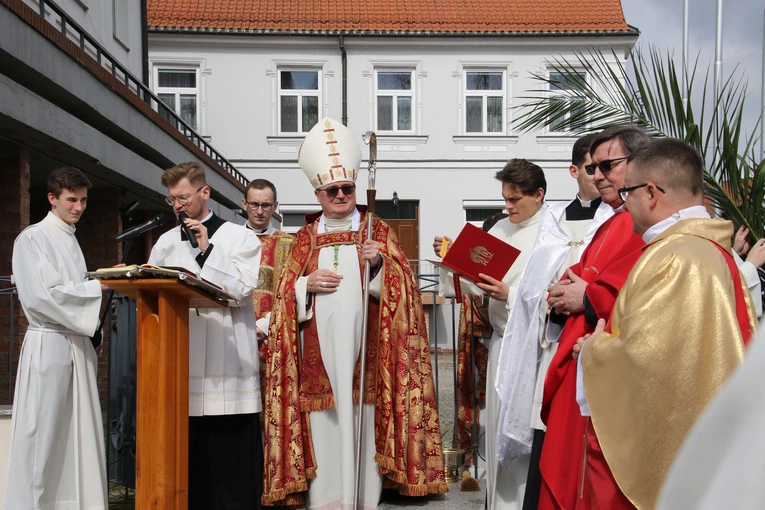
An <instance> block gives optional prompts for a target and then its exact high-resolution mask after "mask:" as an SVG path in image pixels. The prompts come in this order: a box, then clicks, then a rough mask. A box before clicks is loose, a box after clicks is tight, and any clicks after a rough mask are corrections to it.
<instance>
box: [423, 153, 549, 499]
mask: <svg viewBox="0 0 765 510" xmlns="http://www.w3.org/2000/svg"><path fill="white" fill-rule="evenodd" d="M495 177H496V179H497V180H499V181H500V182H502V196H503V198H504V199H505V210H506V211H507V213H508V214H509V216H508V217H507V218H503V219H501V220H499V221H498V222H497V224H496V225H494V226H493V227H492V229H491V230H489V234H491V235H493V236H495V237H497V238H499V239H502V240H503V241H505V242H506V243H508V244H510V245H512V246H514V247H515V248H517V249H519V250H520V251H521V254H520V255H519V256H518V258H517V259H516V260H515V262H514V263H513V265H512V267H510V269H509V270H508V271H507V274H506V275H505V277H504V278H503V279H502V281H499V280H495V279H494V278H491V277H490V276H488V275H479V276H481V277H482V278H484V283H477V284H475V285H473V284H471V283H469V282H466V281H465V280H464V279H463V280H462V282H461V286H462V291H463V292H465V293H468V294H486V295H488V296H489V297H490V298H491V299H490V300H489V322H490V323H491V326H492V333H491V340H490V344H489V363H488V366H487V368H486V381H487V384H486V419H485V420H483V419H482V421H484V423H485V425H486V434H485V438H486V443H485V445H486V493H487V505H488V506H487V508H488V509H489V510H496V509H512V510H516V509H517V510H520V509H521V507H522V505H523V495H524V490H525V485H526V475H527V473H528V469H529V456H528V455H525V456H523V457H519V458H517V459H514V461H513V462H512V463H511V464H508V465H507V466H505V467H503V466H502V465H500V463H499V462H498V460H497V456H496V453H495V451H496V448H495V444H494V442H495V441H494V440H495V438H496V436H497V423H498V420H499V403H500V401H499V398H498V396H497V392H496V390H495V389H494V379H495V377H496V375H497V362H498V360H499V351H500V347H501V344H502V337H503V335H504V333H505V325H506V324H507V317H508V315H509V314H510V310H511V309H512V306H513V303H514V302H515V295H516V292H517V291H518V284H519V283H520V280H521V275H522V274H523V270H524V268H525V267H526V264H527V263H528V262H529V255H531V248H532V247H533V246H534V240H535V239H536V237H537V230H538V229H539V222H540V220H541V219H542V216H543V214H544V211H545V209H546V207H545V205H544V197H545V192H546V190H547V181H546V180H545V174H544V171H543V170H542V169H541V168H540V167H539V166H537V165H535V164H534V163H531V162H529V161H527V160H525V159H511V160H510V161H508V162H507V164H506V165H505V167H504V168H503V169H502V170H500V171H499V172H497V175H496V176H495ZM442 243H443V238H441V237H436V238H435V240H434V241H433V249H434V250H435V252H436V254H439V253H440V250H441V244H442ZM453 281H454V280H453V277H452V273H449V272H447V271H444V270H442V271H441V275H440V281H439V289H440V291H439V293H440V294H441V295H446V296H448V295H453V293H454V283H453Z"/></svg>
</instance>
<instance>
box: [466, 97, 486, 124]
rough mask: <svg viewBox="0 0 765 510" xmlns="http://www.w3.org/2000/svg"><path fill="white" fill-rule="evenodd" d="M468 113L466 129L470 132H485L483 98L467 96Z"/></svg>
mask: <svg viewBox="0 0 765 510" xmlns="http://www.w3.org/2000/svg"><path fill="white" fill-rule="evenodd" d="M466 99H467V101H466V103H467V111H466V113H467V115H466V121H467V122H466V125H465V131H466V132H468V133H482V132H483V98H482V97H467V98H466Z"/></svg>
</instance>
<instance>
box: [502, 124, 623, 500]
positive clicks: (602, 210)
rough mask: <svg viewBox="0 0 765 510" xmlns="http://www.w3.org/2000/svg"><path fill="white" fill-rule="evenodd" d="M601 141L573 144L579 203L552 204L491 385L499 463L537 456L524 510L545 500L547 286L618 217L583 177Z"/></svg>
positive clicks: (550, 346) (551, 346) (549, 351)
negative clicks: (543, 408)
mask: <svg viewBox="0 0 765 510" xmlns="http://www.w3.org/2000/svg"><path fill="white" fill-rule="evenodd" d="M595 136H596V135H594V134H591V135H587V136H583V137H582V138H580V139H579V140H577V141H576V143H574V147H573V150H572V155H571V165H570V166H569V174H570V175H571V177H573V178H574V179H576V181H577V188H578V190H577V195H576V198H574V200H572V201H570V202H560V203H555V204H552V205H550V206H549V207H548V208H547V210H546V211H544V213H543V214H542V218H541V220H540V222H539V233H538V234H537V236H536V241H535V242H534V245H533V248H530V250H529V251H530V255H529V262H528V264H527V266H526V269H525V270H524V272H523V276H522V277H521V280H520V283H519V284H518V292H517V294H516V296H515V302H514V303H512V311H511V313H510V316H509V318H508V319H507V326H506V328H505V330H504V331H505V333H504V337H503V338H502V350H501V352H500V354H499V362H498V366H499V367H501V368H502V369H501V370H499V371H498V374H497V378H496V381H493V382H494V383H495V385H496V388H497V394H498V395H499V397H500V400H501V407H500V412H499V423H500V424H501V426H500V427H499V428H498V431H497V440H496V444H497V455H498V457H499V460H500V461H501V462H507V460H506V459H508V458H511V457H513V456H517V455H519V454H520V452H525V453H531V457H530V461H529V471H528V479H527V481H526V489H525V495H524V498H523V508H528V509H536V508H537V505H538V501H539V492H540V484H541V475H539V457H540V455H541V452H542V441H543V438H544V430H545V426H544V424H543V423H542V421H541V419H540V417H539V414H540V411H541V401H542V389H543V386H544V377H545V373H546V372H547V367H548V365H549V364H550V361H551V360H552V356H553V354H555V349H556V348H557V345H558V344H557V343H550V342H547V341H546V340H545V337H544V332H545V323H546V321H547V301H546V297H547V287H548V286H550V285H551V284H552V283H555V282H557V281H558V280H560V278H561V276H563V273H564V272H565V271H566V269H568V268H569V267H570V266H571V265H572V264H575V263H576V262H577V261H578V260H579V257H580V256H581V254H582V252H583V251H584V250H585V248H586V247H587V245H588V244H589V242H590V241H591V240H592V237H593V235H594V234H595V232H596V231H597V230H598V227H600V225H602V224H603V222H605V221H606V220H607V219H608V218H610V217H611V216H613V210H612V209H611V207H609V206H608V205H607V204H605V203H603V202H602V200H601V197H600V194H599V193H598V189H597V188H596V187H595V183H594V182H593V179H592V176H591V175H589V174H588V173H587V172H586V171H585V165H587V164H589V163H591V162H592V160H591V158H590V145H591V144H592V141H593V140H594V138H595ZM540 349H541V355H540V353H539V351H540ZM532 438H533V439H532ZM532 443H533V444H532Z"/></svg>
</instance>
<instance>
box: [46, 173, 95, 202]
mask: <svg viewBox="0 0 765 510" xmlns="http://www.w3.org/2000/svg"><path fill="white" fill-rule="evenodd" d="M91 186H93V184H91V182H90V180H89V179H88V178H87V177H86V176H85V174H84V173H82V172H81V171H80V170H77V169H76V168H72V167H71V166H63V167H61V168H57V169H55V170H53V171H52V172H51V173H50V175H49V176H48V193H51V194H53V196H54V197H56V198H58V197H60V196H61V192H63V191H64V190H65V189H66V190H69V191H75V190H78V189H80V188H86V189H90V188H91Z"/></svg>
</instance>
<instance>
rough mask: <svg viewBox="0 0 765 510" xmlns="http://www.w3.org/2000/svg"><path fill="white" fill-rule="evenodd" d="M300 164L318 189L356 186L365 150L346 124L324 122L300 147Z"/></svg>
mask: <svg viewBox="0 0 765 510" xmlns="http://www.w3.org/2000/svg"><path fill="white" fill-rule="evenodd" d="M298 164H299V165H300V168H301V169H302V170H303V173H305V175H306V177H308V180H309V181H311V185H312V186H313V188H314V189H319V188H321V187H322V186H326V185H327V184H331V183H333V182H341V181H351V182H354V183H355V182H356V177H357V176H358V175H359V166H360V165H361V147H359V142H357V141H356V138H355V137H354V136H353V133H351V130H350V129H348V128H347V127H345V126H344V125H343V124H342V122H338V121H336V120H333V119H329V118H324V119H322V120H320V121H319V122H318V123H317V124H316V125H315V126H314V127H313V128H312V129H311V131H309V132H308V134H307V135H306V137H305V140H303V143H302V144H301V145H300V149H299V150H298Z"/></svg>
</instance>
